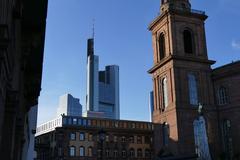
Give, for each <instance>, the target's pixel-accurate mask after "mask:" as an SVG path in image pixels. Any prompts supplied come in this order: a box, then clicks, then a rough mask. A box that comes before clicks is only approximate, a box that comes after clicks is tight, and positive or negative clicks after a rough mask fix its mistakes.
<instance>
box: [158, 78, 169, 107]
mask: <svg viewBox="0 0 240 160" xmlns="http://www.w3.org/2000/svg"><path fill="white" fill-rule="evenodd" d="M159 86H160V87H161V91H162V109H163V110H165V109H166V108H167V107H168V82H167V77H164V78H163V79H162V80H161V84H160V85H159ZM160 93H161V92H160ZM160 95H161V94H160Z"/></svg>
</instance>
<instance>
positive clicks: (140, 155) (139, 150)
mask: <svg viewBox="0 0 240 160" xmlns="http://www.w3.org/2000/svg"><path fill="white" fill-rule="evenodd" d="M142 156H143V154H142V149H138V150H137V157H138V158H141V157H142Z"/></svg>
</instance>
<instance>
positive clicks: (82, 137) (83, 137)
mask: <svg viewBox="0 0 240 160" xmlns="http://www.w3.org/2000/svg"><path fill="white" fill-rule="evenodd" d="M79 140H80V141H85V133H84V132H80V134H79Z"/></svg>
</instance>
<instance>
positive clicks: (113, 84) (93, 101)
mask: <svg viewBox="0 0 240 160" xmlns="http://www.w3.org/2000/svg"><path fill="white" fill-rule="evenodd" d="M84 116H86V117H101V118H110V119H120V108H119V66H117V65H109V66H106V67H105V70H104V71H99V57H98V56H96V55H94V40H93V39H89V40H88V54H87V96H86V112H85V113H84Z"/></svg>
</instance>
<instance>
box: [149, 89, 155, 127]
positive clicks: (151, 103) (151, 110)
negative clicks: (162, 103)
mask: <svg viewBox="0 0 240 160" xmlns="http://www.w3.org/2000/svg"><path fill="white" fill-rule="evenodd" d="M148 103H149V104H148V107H149V113H150V115H149V116H150V122H152V115H153V111H154V96H153V91H151V92H150V93H149V102H148Z"/></svg>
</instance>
